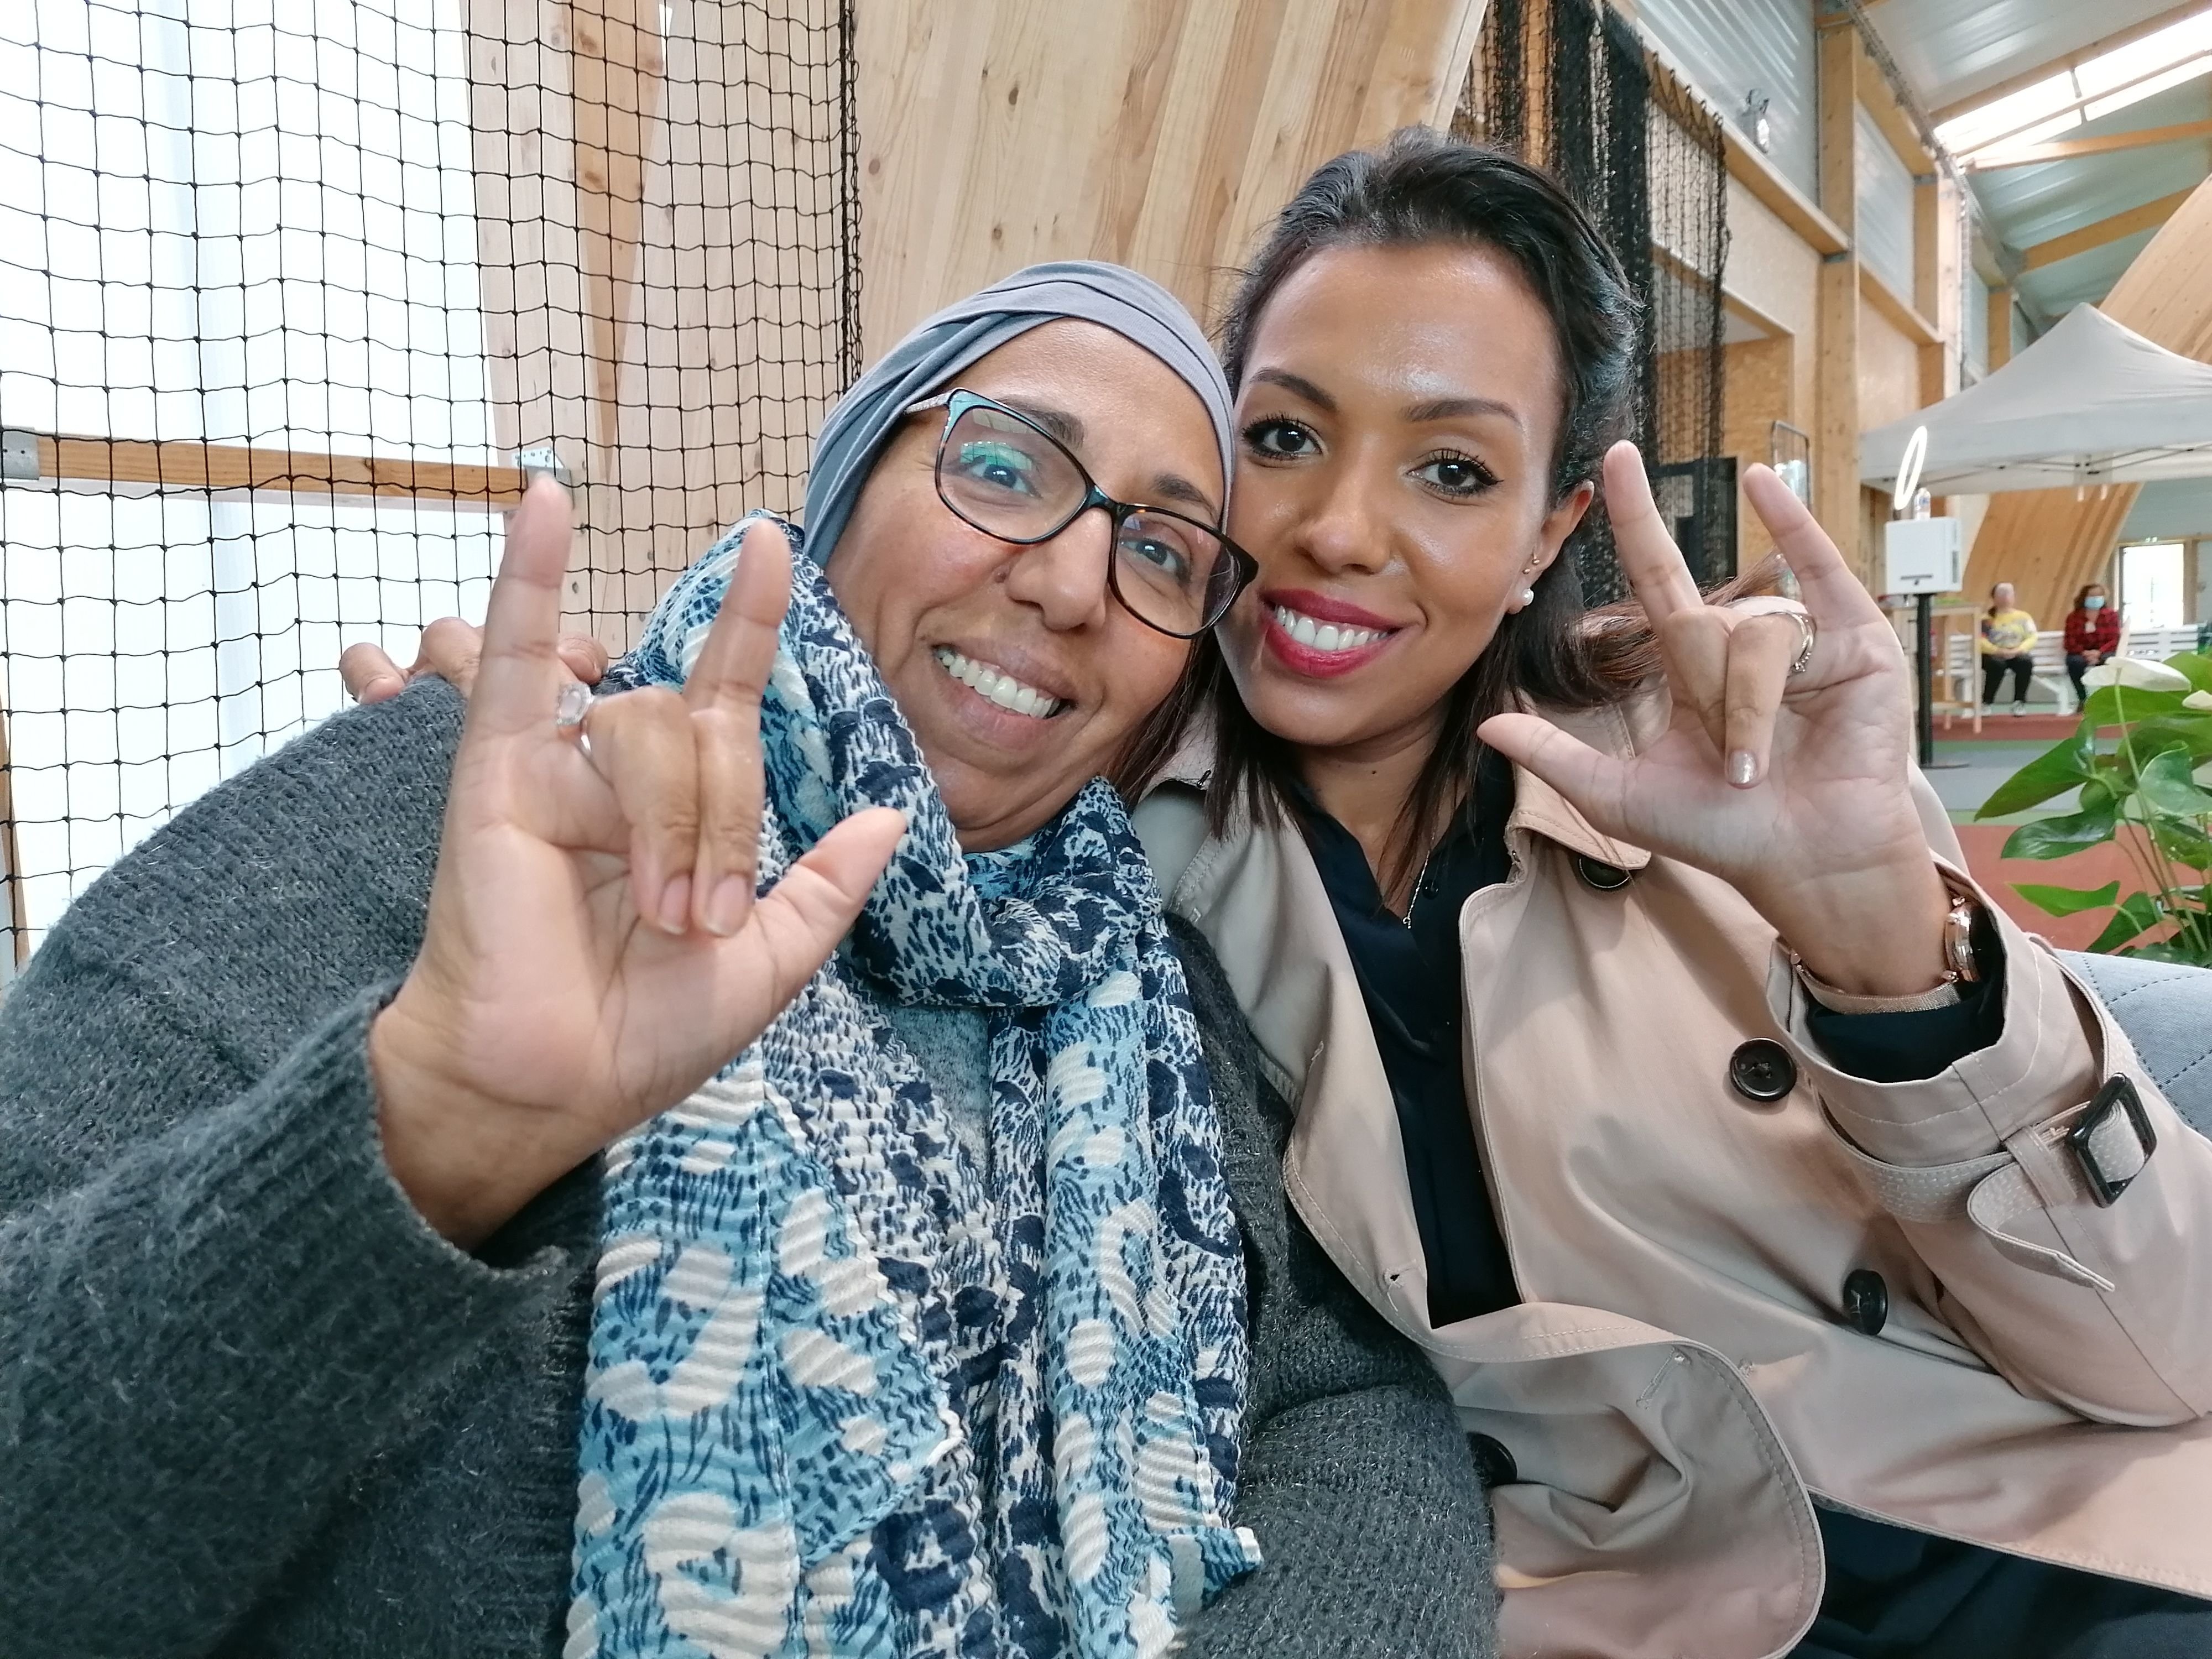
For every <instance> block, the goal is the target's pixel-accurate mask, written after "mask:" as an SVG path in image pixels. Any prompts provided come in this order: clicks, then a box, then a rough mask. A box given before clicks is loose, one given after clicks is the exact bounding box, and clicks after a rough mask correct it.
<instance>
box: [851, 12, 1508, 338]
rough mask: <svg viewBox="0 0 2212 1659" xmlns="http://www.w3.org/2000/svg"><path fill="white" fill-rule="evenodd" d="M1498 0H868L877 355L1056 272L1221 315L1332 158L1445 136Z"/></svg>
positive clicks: (866, 174) (867, 125)
mask: <svg viewBox="0 0 2212 1659" xmlns="http://www.w3.org/2000/svg"><path fill="white" fill-rule="evenodd" d="M1482 12H1483V3H1482V0H1395V3H1393V0H1124V3H1117V4H1113V5H1103V6H1089V7H1075V6H1061V5H1058V4H1048V3H1044V0H962V3H960V4H957V5H950V4H945V3H943V0H862V3H861V5H860V15H859V30H860V34H859V39H860V135H861V147H862V165H861V191H862V195H861V249H862V267H863V270H864V272H865V277H864V282H863V288H862V300H861V313H862V317H863V341H864V349H865V351H866V354H867V355H868V356H874V355H876V354H878V353H879V352H881V351H883V350H884V349H886V348H887V347H888V346H889V345H890V343H892V342H893V341H895V340H896V339H897V337H899V336H900V335H901V334H902V333H904V332H905V331H906V330H907V329H908V328H910V327H911V326H912V325H914V324H915V322H917V321H919V320H920V319H921V318H923V317H925V316H927V315H928V314H929V313H931V312H932V311H933V310H935V309H937V308H938V307H940V306H942V305H945V304H946V303H948V302H949V301H951V300H954V299H957V297H959V296H960V295H963V294H967V293H970V292H972V291H973V290H975V289H977V288H980V287H982V286H983V285H984V284H986V283H989V282H991V281H993V280H994V279H995V278H997V277H999V276H1004V275H1005V274H1006V272H1008V271H1010V270H1016V269H1018V267H1020V266H1022V265H1024V264H1029V263H1030V262H1031V261H1034V260H1038V259H1054V258H1103V259H1115V260H1119V261H1121V262H1122V263H1124V264H1131V265H1133V266H1135V267H1136V268H1137V269H1139V270H1143V271H1145V272H1146V274H1147V275H1149V276H1153V277H1155V278H1156V279H1158V281H1159V282H1161V283H1164V284H1165V285H1166V286H1167V287H1168V288H1170V289H1172V290H1173V291H1174V292H1175V293H1176V294H1177V295H1180V296H1181V297H1182V299H1183V300H1184V301H1186V302H1187V303H1188V304H1189V305H1190V306H1191V307H1193V308H1194V310H1196V311H1198V312H1199V313H1200V316H1201V317H1208V318H1210V316H1211V314H1212V311H1213V309H1214V308H1215V307H1216V306H1218V302H1219V301H1220V299H1221V298H1222V296H1223V295H1224V293H1225V289H1226V287H1227V281H1228V277H1229V275H1230V273H1231V269H1232V268H1233V267H1234V266H1235V265H1236V264H1237V262H1238V261H1239V260H1240V259H1241V258H1243V256H1244V254H1245V253H1246V252H1247V250H1248V245H1249V242H1250V240H1251V239H1252V236H1253V234H1254V232H1255V230H1257V229H1258V228H1259V227H1260V226H1261V225H1262V224H1263V223H1264V222H1266V220H1267V217H1268V216H1270V215H1271V214H1273V212H1274V210H1276V209H1277V208H1279V207H1280V206H1281V204H1282V203H1283V202H1284V201H1285V199H1286V198H1287V197H1288V196H1289V195H1290V193H1291V191H1293V190H1295V189H1296V188H1297V185H1298V183H1299V182H1300V181H1301V180H1302V179H1304V177H1305V175H1306V174H1307V173H1309V172H1310V171H1311V170H1312V169H1313V167H1315V166H1316V165H1317V164H1319V163H1320V162H1322V161H1326V160H1327V159H1328V157H1329V156H1331V155H1335V154H1337V153H1339V152H1340V151H1342V150H1344V149H1351V148H1352V147H1354V146H1356V145H1359V144H1364V143H1374V142H1376V141H1377V140H1379V139H1381V138H1382V137H1384V136H1386V135H1387V134H1388V133H1389V132H1390V131H1392V130H1393V129H1394V128H1396V127H1399V126H1403V125H1409V124H1413V123H1419V122H1427V123H1433V124H1437V125H1442V124H1443V123H1444V122H1445V121H1446V120H1447V119H1448V118H1449V112H1450V109H1451V106H1452V102H1453V100H1454V99H1455V97H1456V96H1457V94H1458V91H1459V88H1460V85H1461V82H1462V77H1463V76H1464V75H1465V73H1466V69H1467V64H1468V58H1469V57H1470V56H1471V55H1472V54H1473V52H1474V37H1475V32H1476V30H1477V29H1478V28H1479V27H1480V25H1481V21H1482Z"/></svg>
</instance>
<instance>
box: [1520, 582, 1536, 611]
mask: <svg viewBox="0 0 2212 1659" xmlns="http://www.w3.org/2000/svg"><path fill="white" fill-rule="evenodd" d="M1535 603H1536V590H1535V589H1534V588H1533V587H1524V588H1522V590H1521V608H1522V610H1523V611H1526V610H1527V609H1528V607H1529V606H1530V605H1534V604H1535Z"/></svg>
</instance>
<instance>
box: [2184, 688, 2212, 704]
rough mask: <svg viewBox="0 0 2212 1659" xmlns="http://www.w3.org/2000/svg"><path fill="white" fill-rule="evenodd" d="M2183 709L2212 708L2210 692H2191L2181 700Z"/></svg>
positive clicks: (2211, 694) (2211, 693) (2211, 692)
mask: <svg viewBox="0 0 2212 1659" xmlns="http://www.w3.org/2000/svg"><path fill="white" fill-rule="evenodd" d="M2181 706H2182V707H2183V708H2212V691H2191V693H2190V694H2189V695H2188V696H2185V697H2184V698H2183V699H2182V700H2181Z"/></svg>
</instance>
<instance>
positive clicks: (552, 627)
mask: <svg viewBox="0 0 2212 1659" xmlns="http://www.w3.org/2000/svg"><path fill="white" fill-rule="evenodd" d="M567 576H568V491H567V490H565V489H562V487H561V486H560V485H559V484H558V483H555V482H554V481H553V480H552V479H551V478H550V477H538V478H535V479H533V480H532V482H531V484H530V487H529V489H526V490H525V491H524V492H523V495H522V505H521V506H520V507H517V508H515V510H514V516H513V519H511V520H508V522H507V552H506V554H505V556H503V557H501V560H500V562H499V575H498V576H497V577H496V578H495V580H493V582H492V585H491V599H490V601H489V604H488V605H486V606H485V607H484V624H483V657H482V659H480V662H479V665H478V666H477V684H476V691H475V694H474V695H473V696H471V698H470V700H469V724H470V725H471V726H474V727H477V728H479V729H482V730H486V731H492V732H523V731H527V730H529V729H530V728H531V727H532V726H544V729H545V730H546V731H548V732H550V731H552V730H553V708H554V702H555V700H556V698H557V697H558V696H560V693H561V683H562V680H563V679H564V678H567V675H566V672H565V671H563V669H562V666H561V659H560V658H559V657H558V656H556V654H555V653H554V641H555V639H556V636H557V635H559V633H560V630H561V586H562V582H563V581H564V580H566V578H567Z"/></svg>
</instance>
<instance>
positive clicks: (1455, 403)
mask: <svg viewBox="0 0 2212 1659" xmlns="http://www.w3.org/2000/svg"><path fill="white" fill-rule="evenodd" d="M1463 415H1501V416H1504V418H1505V419H1507V420H1509V421H1510V422H1513V424H1514V425H1516V426H1522V425H1524V424H1526V423H1525V422H1523V421H1522V418H1521V411H1520V410H1517V409H1516V408H1514V407H1513V405H1512V404H1504V403H1500V402H1498V399H1497V398H1430V399H1428V400H1427V401H1426V402H1425V403H1418V404H1407V406H1406V418H1407V420H1408V421H1410V422H1413V424H1414V425H1416V426H1419V425H1420V424H1421V423H1423V422H1426V421H1453V420H1457V419H1458V418H1460V417H1461V416H1463Z"/></svg>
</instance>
